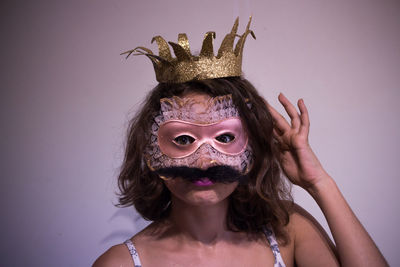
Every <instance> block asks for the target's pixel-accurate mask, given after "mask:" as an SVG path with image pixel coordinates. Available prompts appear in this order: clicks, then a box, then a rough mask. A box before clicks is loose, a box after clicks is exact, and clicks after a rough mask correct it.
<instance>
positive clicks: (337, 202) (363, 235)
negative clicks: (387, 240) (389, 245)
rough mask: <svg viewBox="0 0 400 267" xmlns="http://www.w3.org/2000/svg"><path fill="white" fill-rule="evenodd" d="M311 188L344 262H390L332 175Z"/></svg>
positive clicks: (384, 264) (383, 264) (371, 264)
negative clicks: (356, 214) (354, 211)
mask: <svg viewBox="0 0 400 267" xmlns="http://www.w3.org/2000/svg"><path fill="white" fill-rule="evenodd" d="M308 191H309V193H310V194H311V196H312V197H313V198H314V199H315V201H316V202H317V204H318V205H319V207H320V208H321V210H322V212H323V213H324V215H325V218H326V220H327V222H328V225H329V228H330V230H331V232H332V236H333V238H334V240H335V243H336V247H337V251H338V254H339V260H340V263H341V265H342V266H352V267H354V266H363V267H364V266H374V267H375V266H388V264H387V262H386V261H385V259H384V257H383V256H382V254H381V253H380V252H379V250H378V248H377V247H376V245H375V243H374V241H373V240H372V239H371V237H370V236H369V234H368V233H367V231H366V230H365V229H364V227H363V226H362V225H361V223H360V221H359V220H358V219H357V217H356V216H355V215H354V213H353V211H352V210H351V208H350V206H349V205H348V204H347V202H346V200H345V199H344V197H343V195H342V194H341V192H340V190H339V189H338V187H337V185H336V183H335V182H334V180H333V179H332V178H331V177H329V176H328V175H327V176H326V179H322V181H321V182H320V183H318V184H317V185H316V186H314V187H313V188H312V189H309V190H308Z"/></svg>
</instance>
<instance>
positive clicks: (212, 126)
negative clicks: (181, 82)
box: [146, 95, 252, 173]
mask: <svg viewBox="0 0 400 267" xmlns="http://www.w3.org/2000/svg"><path fill="white" fill-rule="evenodd" d="M160 103H161V111H160V114H159V115H158V116H156V117H155V119H154V123H153V126H152V131H151V138H150V141H151V142H150V144H149V146H148V148H147V150H146V158H147V165H148V166H149V167H150V168H151V169H153V170H157V169H159V168H167V167H177V166H188V167H199V166H198V164H197V161H198V160H199V159H204V158H206V159H209V160H210V161H213V162H216V163H217V164H219V165H228V166H231V167H233V168H235V169H236V170H238V171H240V172H242V173H243V172H244V173H246V172H247V171H248V169H249V166H250V162H251V157H252V156H251V150H250V148H249V146H248V138H247V134H246V132H245V130H244V127H243V125H242V122H241V120H240V118H239V112H238V110H237V109H236V107H235V106H234V105H233V102H232V96H231V95H226V96H219V97H214V98H210V99H209V100H208V101H207V102H206V103H203V102H202V103H201V105H202V106H203V109H204V111H203V112H200V113H199V112H196V111H195V110H194V106H195V105H198V104H199V102H196V100H194V99H191V98H179V97H172V98H168V99H162V100H161V101H160ZM199 122H201V123H199Z"/></svg>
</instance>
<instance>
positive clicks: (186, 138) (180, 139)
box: [174, 135, 195, 146]
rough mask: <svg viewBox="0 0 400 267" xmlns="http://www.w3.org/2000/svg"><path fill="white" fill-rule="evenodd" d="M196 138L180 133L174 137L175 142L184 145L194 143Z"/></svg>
mask: <svg viewBox="0 0 400 267" xmlns="http://www.w3.org/2000/svg"><path fill="white" fill-rule="evenodd" d="M194 140H195V139H194V138H193V137H191V136H189V135H180V136H178V137H176V138H175V139H174V141H175V143H177V144H178V145H183V146H185V145H189V144H192V143H193V142H194Z"/></svg>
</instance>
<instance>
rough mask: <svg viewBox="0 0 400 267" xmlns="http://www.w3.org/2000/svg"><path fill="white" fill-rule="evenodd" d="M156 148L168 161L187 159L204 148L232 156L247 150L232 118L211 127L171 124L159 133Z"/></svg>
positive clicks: (177, 121)
mask: <svg viewBox="0 0 400 267" xmlns="http://www.w3.org/2000/svg"><path fill="white" fill-rule="evenodd" d="M158 144H159V146H160V149H161V152H163V153H164V154H165V155H167V156H168V157H171V158H183V157H187V156H189V155H191V154H193V153H194V152H195V151H196V150H197V149H198V148H199V147H200V146H201V145H203V144H209V145H211V146H212V147H213V148H215V149H216V150H217V151H219V152H221V153H224V154H227V155H232V156H235V155H238V154H240V153H242V152H243V151H244V150H245V149H246V146H247V135H246V133H245V131H244V129H243V127H242V122H241V121H240V119H239V118H235V117H233V118H229V119H225V120H223V121H220V122H216V123H211V124H197V123H191V122H186V121H181V120H170V121H167V122H165V123H164V124H162V125H161V126H160V128H159V129H158Z"/></svg>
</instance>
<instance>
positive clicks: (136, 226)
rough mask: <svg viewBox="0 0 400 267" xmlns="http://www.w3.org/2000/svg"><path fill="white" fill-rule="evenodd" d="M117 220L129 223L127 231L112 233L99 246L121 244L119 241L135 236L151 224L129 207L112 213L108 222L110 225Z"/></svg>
mask: <svg viewBox="0 0 400 267" xmlns="http://www.w3.org/2000/svg"><path fill="white" fill-rule="evenodd" d="M118 220H127V221H129V223H128V224H127V225H128V226H130V227H129V230H115V231H112V232H111V233H110V234H108V235H106V236H105V237H104V238H103V239H102V240H101V241H100V244H105V243H115V242H121V240H122V241H125V240H126V239H128V238H131V237H132V236H133V235H135V234H136V233H137V232H139V231H140V230H142V229H143V228H145V227H146V226H147V225H148V224H150V223H151V222H150V221H146V220H144V219H143V218H142V216H140V215H139V214H138V213H137V212H136V211H135V209H133V208H131V207H130V208H120V209H118V210H117V211H116V212H114V214H113V215H112V216H111V218H110V219H109V220H108V222H109V223H112V222H114V221H118ZM125 225H126V224H125Z"/></svg>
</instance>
